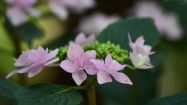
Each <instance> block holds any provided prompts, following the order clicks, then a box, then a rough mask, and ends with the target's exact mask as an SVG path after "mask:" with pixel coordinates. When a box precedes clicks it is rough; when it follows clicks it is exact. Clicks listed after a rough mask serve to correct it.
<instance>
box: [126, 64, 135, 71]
mask: <svg viewBox="0 0 187 105" xmlns="http://www.w3.org/2000/svg"><path fill="white" fill-rule="evenodd" d="M127 68H129V69H132V70H136V68H135V67H134V66H131V65H127Z"/></svg>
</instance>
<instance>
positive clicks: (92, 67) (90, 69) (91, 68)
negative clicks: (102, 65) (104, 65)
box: [84, 64, 98, 75]
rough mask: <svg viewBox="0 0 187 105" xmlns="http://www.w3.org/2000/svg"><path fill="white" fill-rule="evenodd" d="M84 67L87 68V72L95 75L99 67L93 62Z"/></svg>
mask: <svg viewBox="0 0 187 105" xmlns="http://www.w3.org/2000/svg"><path fill="white" fill-rule="evenodd" d="M84 69H85V70H86V72H87V73H88V74H90V75H95V74H97V72H98V69H97V68H96V67H95V65H93V64H90V65H86V66H85V67H84Z"/></svg>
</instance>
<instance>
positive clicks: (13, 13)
mask: <svg viewBox="0 0 187 105" xmlns="http://www.w3.org/2000/svg"><path fill="white" fill-rule="evenodd" d="M7 17H8V19H9V20H10V21H11V23H12V25H14V26H19V25H21V24H23V23H25V22H27V20H28V16H27V15H26V13H24V11H22V10H21V9H20V8H17V7H14V8H10V9H9V10H8V11H7Z"/></svg>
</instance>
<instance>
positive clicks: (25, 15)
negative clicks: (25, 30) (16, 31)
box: [6, 0, 40, 26]
mask: <svg viewBox="0 0 187 105" xmlns="http://www.w3.org/2000/svg"><path fill="white" fill-rule="evenodd" d="M6 2H7V3H8V4H9V5H10V8H9V9H8V11H7V17H8V18H9V20H10V21H11V23H12V24H13V25H14V26H19V25H21V24H23V23H25V22H27V21H28V19H29V16H35V17H39V16H40V13H39V11H37V10H36V9H35V8H33V5H34V4H35V3H36V2H37V0H6Z"/></svg>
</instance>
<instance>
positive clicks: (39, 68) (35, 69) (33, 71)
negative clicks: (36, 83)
mask: <svg viewBox="0 0 187 105" xmlns="http://www.w3.org/2000/svg"><path fill="white" fill-rule="evenodd" d="M42 69H43V66H40V65H39V66H35V67H33V68H31V71H30V72H29V74H28V77H29V78H31V77H33V76H35V75H36V74H38V73H39V72H41V71H42Z"/></svg>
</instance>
